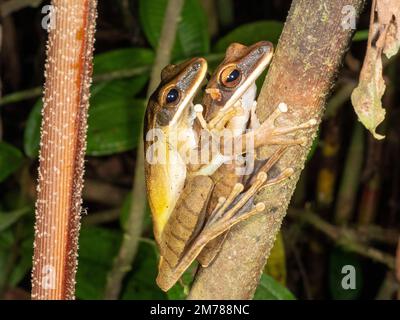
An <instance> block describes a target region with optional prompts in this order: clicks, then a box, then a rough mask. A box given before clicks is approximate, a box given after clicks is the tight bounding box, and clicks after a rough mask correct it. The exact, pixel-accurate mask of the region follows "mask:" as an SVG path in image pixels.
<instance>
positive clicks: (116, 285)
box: [105, 0, 184, 299]
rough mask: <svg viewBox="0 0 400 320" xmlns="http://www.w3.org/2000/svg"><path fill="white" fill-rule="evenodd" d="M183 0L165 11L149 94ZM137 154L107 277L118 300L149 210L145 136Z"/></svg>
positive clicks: (162, 64) (168, 48)
mask: <svg viewBox="0 0 400 320" xmlns="http://www.w3.org/2000/svg"><path fill="white" fill-rule="evenodd" d="M183 3H184V1H183V0H169V1H168V5H167V9H166V11H165V17H164V22H163V26H162V30H161V36H160V42H159V44H158V48H157V54H156V59H155V62H154V66H153V69H152V71H151V77H150V85H149V88H148V92H147V96H148V97H149V96H150V94H151V92H153V91H154V89H155V88H156V87H157V85H158V82H159V81H160V73H161V70H162V69H163V68H164V67H165V66H166V65H167V64H168V63H169V62H170V60H171V52H172V48H173V45H174V42H175V35H176V30H177V28H178V22H179V17H180V13H181V10H182V7H183ZM139 141H140V143H139V146H138V149H137V150H138V151H137V155H136V166H135V177H134V180H133V189H132V205H131V209H130V213H129V218H128V221H127V224H126V229H125V232H124V237H123V241H122V244H121V248H120V250H119V252H118V255H117V257H116V258H115V260H114V265H113V268H112V270H111V271H110V273H109V275H108V279H107V285H106V292H105V298H106V299H118V296H119V293H120V291H121V285H122V280H123V278H124V276H125V275H126V273H127V272H128V271H129V270H130V269H131V265H132V262H133V260H134V258H135V255H136V251H137V247H138V244H139V239H140V236H141V233H142V223H143V217H144V213H145V211H146V197H145V194H146V191H145V180H144V150H143V149H144V147H143V138H142V137H141V138H140V139H139Z"/></svg>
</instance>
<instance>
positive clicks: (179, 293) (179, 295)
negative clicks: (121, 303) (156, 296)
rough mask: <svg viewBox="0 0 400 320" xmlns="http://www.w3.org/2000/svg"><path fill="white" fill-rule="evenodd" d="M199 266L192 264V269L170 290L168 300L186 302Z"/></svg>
mask: <svg viewBox="0 0 400 320" xmlns="http://www.w3.org/2000/svg"><path fill="white" fill-rule="evenodd" d="M197 266H198V264H197V263H196V262H194V263H192V264H191V265H190V267H189V268H188V269H187V270H186V271H185V272H184V274H183V275H182V277H181V280H180V281H178V282H177V283H175V285H174V286H173V287H172V288H171V289H170V290H168V292H167V296H168V300H184V299H186V297H187V295H188V294H189V289H190V285H191V283H192V282H193V279H194V275H195V274H196V269H197Z"/></svg>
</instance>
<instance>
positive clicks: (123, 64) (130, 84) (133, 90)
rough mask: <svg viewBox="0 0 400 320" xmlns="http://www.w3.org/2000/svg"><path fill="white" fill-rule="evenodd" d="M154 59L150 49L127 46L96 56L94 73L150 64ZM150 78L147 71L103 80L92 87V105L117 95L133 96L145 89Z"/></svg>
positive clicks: (98, 73)
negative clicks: (137, 74)
mask: <svg viewBox="0 0 400 320" xmlns="http://www.w3.org/2000/svg"><path fill="white" fill-rule="evenodd" d="M153 61H154V53H153V51H152V50H149V49H143V48H127V49H118V50H113V51H108V52H105V53H101V54H98V55H96V56H95V58H94V61H93V63H94V69H93V75H94V76H98V75H102V74H106V73H110V72H117V71H121V70H128V69H134V68H138V67H143V66H150V65H152V64H153ZM148 78H149V74H147V73H146V74H143V75H140V76H136V77H131V78H126V79H119V80H111V81H103V82H101V84H100V85H96V86H94V87H93V88H92V90H91V92H92V96H91V100H90V102H91V105H93V104H98V103H101V102H102V101H103V100H106V99H114V98H116V97H130V98H133V97H134V96H135V95H136V94H137V93H138V92H140V91H141V90H142V89H143V87H144V86H145V84H146V83H147V80H148Z"/></svg>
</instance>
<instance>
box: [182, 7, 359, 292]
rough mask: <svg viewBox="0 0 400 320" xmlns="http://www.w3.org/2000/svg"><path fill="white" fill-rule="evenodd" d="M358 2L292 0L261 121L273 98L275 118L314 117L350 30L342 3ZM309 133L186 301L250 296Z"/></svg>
mask: <svg viewBox="0 0 400 320" xmlns="http://www.w3.org/2000/svg"><path fill="white" fill-rule="evenodd" d="M363 4H364V1H363V0H336V1H330V0H294V1H293V2H292V6H291V9H290V12H289V16H288V19H287V22H286V24H285V27H284V30H283V32H282V35H281V38H280V41H279V44H278V47H277V49H276V54H275V57H274V60H273V63H272V65H271V68H270V71H269V73H268V75H267V77H266V80H265V82H264V85H263V88H262V90H261V93H260V96H259V99H258V115H259V117H260V118H261V120H265V119H266V117H267V115H269V114H271V112H272V110H273V109H275V108H276V107H277V106H278V104H279V103H280V102H285V103H286V104H287V105H288V107H289V112H288V113H287V114H285V115H284V116H282V120H281V121H280V124H285V125H291V124H295V123H300V122H304V121H307V120H309V119H311V118H316V119H319V120H320V119H321V117H322V112H323V109H324V105H325V103H326V98H327V95H328V94H329V91H330V88H331V87H332V84H333V81H334V78H335V74H336V72H337V70H338V69H339V66H340V63H341V61H342V58H343V56H344V53H345V51H346V49H347V47H348V45H349V42H350V40H351V36H352V33H353V30H350V29H347V30H344V29H343V28H342V26H341V22H342V19H343V18H344V17H345V15H344V14H342V9H343V7H344V6H348V5H351V6H353V7H354V9H355V12H356V13H359V12H360V10H361V7H362V5H363ZM316 131H317V128H316V127H315V128H314V129H312V130H309V132H307V136H308V137H309V138H310V139H309V142H308V144H307V146H305V147H300V146H296V147H291V148H290V149H289V150H288V152H287V153H286V154H285V155H284V157H283V158H282V159H281V161H280V163H279V168H280V169H282V168H288V167H291V168H293V169H294V170H295V174H294V175H293V177H292V178H291V179H289V180H288V181H287V182H285V183H282V184H280V185H277V186H275V187H273V188H271V189H267V190H264V191H263V192H262V194H260V195H259V197H258V199H256V200H257V201H261V200H262V201H264V202H265V203H266V208H267V209H266V212H265V214H260V215H257V216H254V217H253V218H251V219H249V220H248V221H246V222H244V223H241V224H239V225H237V226H235V227H234V228H232V231H231V232H230V233H229V235H228V236H227V239H226V241H225V243H224V245H223V248H222V250H221V252H220V253H219V255H218V257H217V258H216V260H215V261H214V262H213V264H212V265H211V266H209V267H208V268H205V269H200V270H199V272H198V274H197V276H196V279H195V282H194V284H193V286H192V289H191V292H190V294H189V299H251V298H252V296H253V294H254V292H255V289H256V287H257V284H258V281H259V278H260V275H261V272H262V270H263V267H264V264H265V262H266V258H267V257H268V256H269V253H270V250H271V248H272V246H273V244H274V241H275V237H276V235H277V233H278V231H279V229H280V226H281V223H282V220H283V218H284V216H285V214H286V209H287V207H288V204H289V201H290V198H291V196H292V194H293V192H294V189H295V186H296V183H297V181H298V178H299V175H300V172H301V169H302V168H303V167H304V163H305V160H306V156H307V153H308V151H309V149H310V147H311V143H312V140H313V139H312V138H314V137H315V135H316ZM271 149H272V148H269V151H271ZM264 152H265V151H264Z"/></svg>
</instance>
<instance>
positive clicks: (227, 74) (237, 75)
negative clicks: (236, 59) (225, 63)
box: [219, 66, 242, 88]
mask: <svg viewBox="0 0 400 320" xmlns="http://www.w3.org/2000/svg"><path fill="white" fill-rule="evenodd" d="M241 79H242V74H241V72H240V70H239V69H237V68H236V66H229V67H227V68H225V69H224V70H223V71H222V72H221V75H220V79H219V80H220V82H221V83H222V84H223V85H224V86H225V87H228V88H233V87H235V86H237V85H238V84H239V83H240V80H241Z"/></svg>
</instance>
